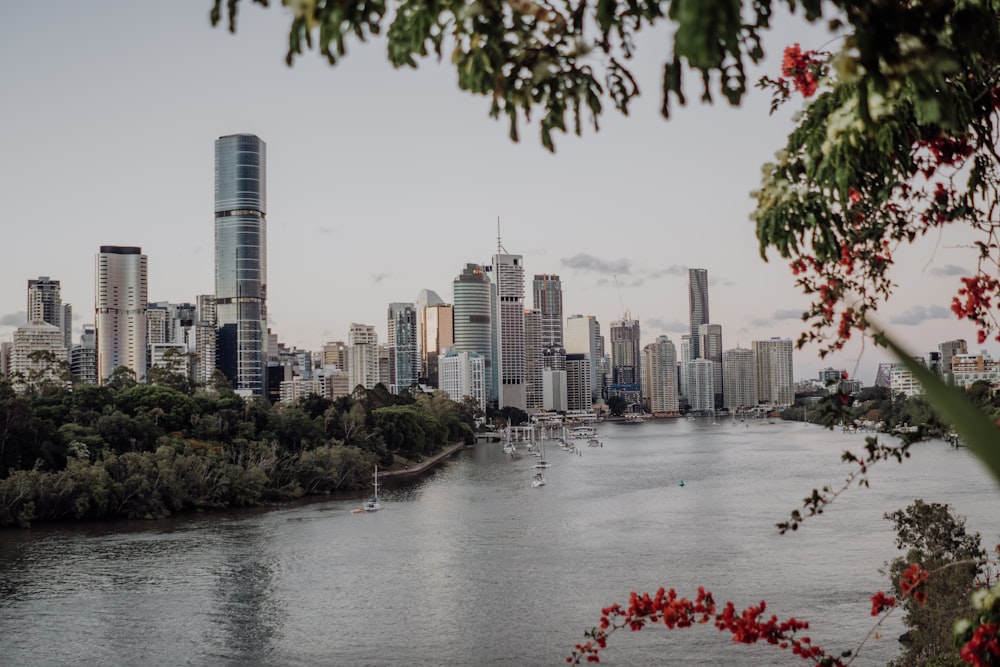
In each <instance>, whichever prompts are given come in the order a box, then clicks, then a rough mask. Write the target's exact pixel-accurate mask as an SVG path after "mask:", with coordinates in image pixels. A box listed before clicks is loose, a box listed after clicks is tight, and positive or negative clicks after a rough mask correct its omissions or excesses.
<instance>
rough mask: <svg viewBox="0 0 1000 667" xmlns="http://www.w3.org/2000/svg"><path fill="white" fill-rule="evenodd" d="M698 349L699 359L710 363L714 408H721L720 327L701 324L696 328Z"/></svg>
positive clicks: (718, 325)
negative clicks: (713, 386)
mask: <svg viewBox="0 0 1000 667" xmlns="http://www.w3.org/2000/svg"><path fill="white" fill-rule="evenodd" d="M698 349H699V350H700V351H701V358H702V359H708V360H709V361H711V362H712V377H713V378H714V380H715V407H717V408H721V407H722V378H723V375H722V370H723V369H722V325H720V324H702V325H699V327H698Z"/></svg>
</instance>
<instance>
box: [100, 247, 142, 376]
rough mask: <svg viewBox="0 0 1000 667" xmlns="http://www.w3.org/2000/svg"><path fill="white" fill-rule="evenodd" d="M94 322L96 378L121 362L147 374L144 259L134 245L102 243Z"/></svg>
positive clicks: (135, 371) (109, 371) (107, 372)
mask: <svg viewBox="0 0 1000 667" xmlns="http://www.w3.org/2000/svg"><path fill="white" fill-rule="evenodd" d="M95 273H96V278H97V280H96V286H95V290H94V293H95V310H96V312H95V317H96V319H95V325H94V333H95V335H96V337H97V379H98V382H100V383H102V384H103V383H104V382H105V381H106V380H107V379H108V378H109V377H111V374H112V373H113V372H114V370H115V369H116V368H118V367H119V366H124V367H125V368H128V369H129V370H131V371H132V372H133V373H135V378H136V380H139V381H142V380H143V379H145V377H146V305H147V298H148V296H147V291H148V282H147V281H148V270H147V259H146V256H145V255H143V254H142V248H139V247H136V246H116V245H106V246H101V251H100V253H98V255H97V266H96V271H95Z"/></svg>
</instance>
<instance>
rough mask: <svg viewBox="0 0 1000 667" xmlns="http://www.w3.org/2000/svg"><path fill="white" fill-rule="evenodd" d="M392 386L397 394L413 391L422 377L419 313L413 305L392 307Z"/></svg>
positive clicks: (388, 342)
mask: <svg viewBox="0 0 1000 667" xmlns="http://www.w3.org/2000/svg"><path fill="white" fill-rule="evenodd" d="M387 330H388V340H387V341H386V347H387V349H388V352H389V360H388V361H389V363H388V366H389V384H388V385H387V388H388V389H389V391H390V392H392V393H393V394H401V393H404V392H406V391H409V390H410V389H412V388H413V387H415V386H416V385H417V382H418V379H419V377H420V357H419V354H418V352H417V311H416V308H415V307H414V305H413V304H412V303H390V304H389V311H388V328H387Z"/></svg>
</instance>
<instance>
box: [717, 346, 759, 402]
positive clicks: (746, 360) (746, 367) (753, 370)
mask: <svg viewBox="0 0 1000 667" xmlns="http://www.w3.org/2000/svg"><path fill="white" fill-rule="evenodd" d="M722 380H723V381H722V387H723V395H724V399H723V404H724V406H725V407H726V408H727V409H729V410H730V411H733V410H739V409H741V408H750V407H753V406H755V405H757V366H756V365H755V364H754V354H753V350H748V349H746V348H740V347H736V348H733V349H731V350H726V351H725V352H723V353H722Z"/></svg>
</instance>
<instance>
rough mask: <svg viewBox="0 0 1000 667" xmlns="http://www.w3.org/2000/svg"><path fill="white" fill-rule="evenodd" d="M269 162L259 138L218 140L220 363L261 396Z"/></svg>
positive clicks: (239, 385)
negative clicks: (267, 167)
mask: <svg viewBox="0 0 1000 667" xmlns="http://www.w3.org/2000/svg"><path fill="white" fill-rule="evenodd" d="M266 162H267V155H266V146H265V144H264V142H263V141H261V139H260V138H259V137H257V136H255V135H253V134H231V135H228V136H225V137H219V138H218V139H217V140H216V141H215V302H216V318H217V320H216V322H217V324H216V326H217V329H216V364H217V365H218V367H219V369H220V370H221V371H222V372H223V373H225V375H226V377H227V378H229V381H230V382H232V384H233V387H234V388H235V389H236V390H238V391H241V392H243V393H248V394H253V395H256V396H263V395H264V393H265V389H266V386H265V385H266V382H265V378H266V373H267V224H266V223H267V221H266V217H267V215H266V214H267V187H266V186H267V183H266V166H267V165H266Z"/></svg>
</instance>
